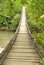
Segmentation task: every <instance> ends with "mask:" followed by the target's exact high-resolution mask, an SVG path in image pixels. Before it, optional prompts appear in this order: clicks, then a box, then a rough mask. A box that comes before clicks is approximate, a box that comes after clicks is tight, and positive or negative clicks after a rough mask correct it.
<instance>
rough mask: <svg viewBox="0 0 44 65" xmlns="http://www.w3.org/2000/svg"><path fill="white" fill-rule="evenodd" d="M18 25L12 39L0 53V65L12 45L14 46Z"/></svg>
mask: <svg viewBox="0 0 44 65" xmlns="http://www.w3.org/2000/svg"><path fill="white" fill-rule="evenodd" d="M19 28H20V23H19V26H18V27H17V29H16V32H15V34H14V36H13V37H12V39H11V40H10V41H9V43H8V44H7V45H6V47H5V48H4V49H3V51H2V52H1V53H0V65H1V64H2V63H3V61H4V59H5V58H6V56H7V54H8V53H9V51H10V49H11V48H12V45H13V44H14V42H15V40H16V37H17V34H18V32H19Z"/></svg>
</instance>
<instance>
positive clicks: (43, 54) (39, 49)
mask: <svg viewBox="0 0 44 65" xmlns="http://www.w3.org/2000/svg"><path fill="white" fill-rule="evenodd" d="M26 26H27V30H28V34H29V35H30V37H31V39H32V42H33V45H34V48H35V50H36V51H37V53H38V55H39V56H40V58H41V59H42V58H44V50H43V49H42V47H41V46H40V45H39V44H38V43H36V41H35V39H34V37H33V35H32V34H31V32H30V30H29V27H28V23H27V20H26Z"/></svg>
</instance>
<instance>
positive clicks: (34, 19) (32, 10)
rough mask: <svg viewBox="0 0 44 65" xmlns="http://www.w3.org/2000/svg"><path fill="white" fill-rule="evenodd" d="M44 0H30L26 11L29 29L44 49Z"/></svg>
mask: <svg viewBox="0 0 44 65" xmlns="http://www.w3.org/2000/svg"><path fill="white" fill-rule="evenodd" d="M43 3H44V1H43V0H28V1H27V5H26V9H27V11H26V13H27V19H28V25H29V29H30V31H31V32H32V34H33V36H34V38H35V39H36V42H37V43H38V44H39V45H41V46H42V48H43V49H44V4H43Z"/></svg>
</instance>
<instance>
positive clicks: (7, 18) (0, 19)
mask: <svg viewBox="0 0 44 65" xmlns="http://www.w3.org/2000/svg"><path fill="white" fill-rule="evenodd" d="M21 10H22V4H21V0H0V27H3V26H5V27H8V29H10V30H16V28H17V26H18V23H19V17H20V14H21Z"/></svg>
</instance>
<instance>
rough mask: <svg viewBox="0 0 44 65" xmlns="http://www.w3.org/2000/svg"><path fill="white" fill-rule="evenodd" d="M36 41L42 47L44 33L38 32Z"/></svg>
mask: <svg viewBox="0 0 44 65" xmlns="http://www.w3.org/2000/svg"><path fill="white" fill-rule="evenodd" d="M36 42H37V43H38V44H40V45H41V46H42V48H43V49H44V33H39V34H37V36H36Z"/></svg>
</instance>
